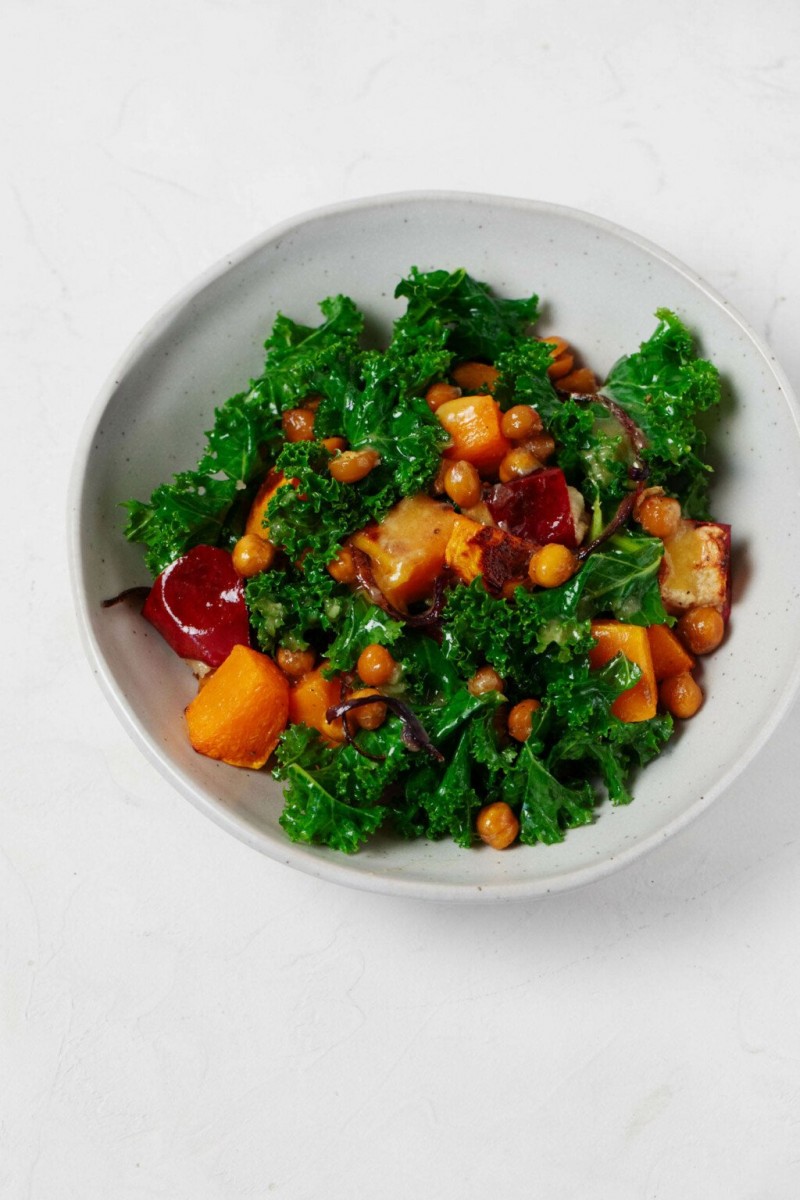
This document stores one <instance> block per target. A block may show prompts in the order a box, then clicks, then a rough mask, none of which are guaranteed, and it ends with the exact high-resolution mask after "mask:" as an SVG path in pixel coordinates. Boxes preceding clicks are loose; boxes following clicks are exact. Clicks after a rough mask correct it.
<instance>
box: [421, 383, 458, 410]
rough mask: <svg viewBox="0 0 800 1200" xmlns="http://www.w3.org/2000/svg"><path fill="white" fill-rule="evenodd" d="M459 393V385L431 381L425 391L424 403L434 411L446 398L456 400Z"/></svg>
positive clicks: (444, 402) (445, 401)
mask: <svg viewBox="0 0 800 1200" xmlns="http://www.w3.org/2000/svg"><path fill="white" fill-rule="evenodd" d="M460 395H461V388H460V387H453V385H452V384H451V383H432V384H431V386H430V387H429V388H428V390H427V392H426V393H425V403H426V404H427V405H428V408H429V409H430V410H431V412H436V410H437V408H440V407H441V406H442V405H443V404H446V403H447V401H448V400H457V399H458V398H459V396H460Z"/></svg>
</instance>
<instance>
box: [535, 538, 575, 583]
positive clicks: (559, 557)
mask: <svg viewBox="0 0 800 1200" xmlns="http://www.w3.org/2000/svg"><path fill="white" fill-rule="evenodd" d="M577 569H578V560H577V558H576V557H575V555H574V554H573V552H572V551H571V550H570V549H569V547H568V546H562V545H560V544H559V543H558V542H550V543H549V544H548V545H547V546H540V547H539V549H538V550H535V551H534V552H533V554H532V555H531V561H530V564H529V566H528V578H529V579H530V581H531V583H534V584H536V586H537V587H543V588H554V587H560V585H561V584H562V583H566V582H567V580H568V579H571V578H572V576H573V575H574V574H575V572H576V571H577Z"/></svg>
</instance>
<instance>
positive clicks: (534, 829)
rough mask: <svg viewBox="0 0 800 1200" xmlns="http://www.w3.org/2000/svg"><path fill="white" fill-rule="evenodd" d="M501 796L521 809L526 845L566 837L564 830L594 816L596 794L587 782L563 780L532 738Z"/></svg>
mask: <svg viewBox="0 0 800 1200" xmlns="http://www.w3.org/2000/svg"><path fill="white" fill-rule="evenodd" d="M501 791H502V796H503V799H504V800H505V802H506V803H507V804H510V805H511V807H512V808H513V809H515V811H517V812H518V813H519V822H520V833H519V837H520V841H521V842H524V843H526V844H527V845H533V844H534V843H535V842H545V843H547V844H548V845H552V844H553V843H554V842H562V841H563V840H564V832H565V830H567V829H573V828H575V827H576V826H578V825H588V824H590V823H591V821H592V820H593V816H594V806H595V794H594V790H593V788H592V785H591V784H590V783H588V782H585V783H583V784H582V785H581V786H580V787H577V788H571V787H568V786H567V785H566V784H564V783H560V782H559V780H558V779H556V778H555V776H554V775H553V774H551V772H550V771H549V770H548V769H547V767H546V766H545V764H544V763H543V762H542V760H541V758H539V757H538V756H537V754H536V753H535V752H534V744H533V743H532V741H531V740H530V739H529V740H528V741H527V742H525V743H524V744H523V745H522V747H521V748H520V751H519V754H518V755H517V759H516V762H515V763H514V765H513V767H512V768H511V769H510V770H509V771H508V773H507V774H506V776H505V778H504V779H503V783H502V789H501Z"/></svg>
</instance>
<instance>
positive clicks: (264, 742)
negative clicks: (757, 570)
mask: <svg viewBox="0 0 800 1200" xmlns="http://www.w3.org/2000/svg"><path fill="white" fill-rule="evenodd" d="M395 295H396V297H398V298H399V299H401V300H402V301H403V302H404V305H405V310H404V312H403V313H402V315H400V316H399V317H398V318H397V319H396V320H395V321H394V325H393V328H392V333H391V337H390V339H389V340H388V341H387V342H385V343H384V344H383V345H380V346H376V345H374V344H371V342H370V339H369V338H368V337H367V336H366V333H365V319H364V315H363V313H362V312H361V311H359V309H358V307H357V306H356V304H355V303H354V302H353V301H352V300H351V299H349V298H348V297H347V296H345V295H338V294H337V295H333V296H331V297H329V298H327V299H324V300H323V301H322V302H321V304H320V306H319V307H320V319H319V321H318V323H317V324H304V323H301V322H298V321H296V320H294V319H292V317H291V316H290V315H286V314H283V313H281V314H279V315H278V317H277V319H276V320H275V322H274V325H273V327H272V330H271V332H270V334H269V337H268V339H267V341H266V357H265V361H264V368H263V372H262V373H261V374H260V375H259V376H258V377H257V378H255V379H253V380H251V381H250V382H249V384H248V385H247V386H246V387H245V388H244V390H243V391H242V392H240V393H238V394H237V395H235V396H233V397H232V398H231V399H230V400H228V401H227V403H225V404H223V405H222V406H221V407H219V408H218V409H217V411H216V415H215V422H214V426H213V429H211V430H210V432H209V433H208V435H207V439H206V444H205V446H204V449H203V452H202V455H201V458H200V461H199V463H198V464H197V466H196V467H195V468H193V469H186V470H183V471H181V472H180V473H178V474H177V475H175V476H174V477H173V478H172V479H171V480H169V481H166V482H164V483H162V484H161V485H159V486H158V487H157V488H156V489H155V490H154V491H153V493H152V495H151V496H150V498H149V499H146V500H143V499H134V500H130V501H129V502H128V504H127V528H126V535H127V538H128V539H129V541H131V542H133V543H138V544H141V545H142V546H143V548H144V558H145V562H146V565H147V567H148V569H149V571H150V574H151V576H152V580H153V582H152V584H151V585H148V587H147V588H146V589H144V590H143V591H142V592H141V598H142V600H143V604H142V614H143V617H144V619H145V620H146V621H147V622H148V623H149V625H151V626H152V627H154V628H155V629H156V630H157V631H158V633H159V634H160V635H161V636H162V637H163V638H164V639H165V640H166V642H167V643H168V644H169V646H170V647H171V648H172V650H173V651H174V652H175V653H176V654H177V655H179V656H180V657H181V658H183V659H184V660H186V662H187V664H188V665H187V670H189V669H190V670H191V671H192V672H193V673H194V674H195V676H196V679H197V684H196V688H197V690H196V695H195V696H194V698H192V699H191V701H190V702H189V704H188V706H187V707H186V710H185V733H186V737H187V738H188V740H189V743H190V744H191V746H192V747H193V749H194V750H195V751H196V752H197V753H198V754H199V755H202V756H204V757H206V758H209V759H213V760H218V761H220V762H222V763H225V764H228V765H229V766H230V767H232V768H238V769H240V770H245V771H250V772H253V771H255V772H258V771H264V772H271V773H272V774H273V775H274V777H275V778H276V779H277V780H279V781H280V783H281V786H282V789H283V808H282V813H281V816H280V825H281V827H282V829H283V831H284V834H285V835H286V836H287V837H288V838H289V839H290V840H291V841H293V842H296V843H303V844H307V845H321V846H324V847H328V848H330V849H332V850H335V851H344V852H346V853H353V852H355V851H358V850H359V849H361V848H362V847H363V846H364V845H365V844H367V843H369V842H370V840H371V839H373V838H374V837H375V835H376V833H377V832H378V831H379V830H380V831H381V835H384V834H387V833H388V834H389V835H390V836H392V837H397V838H403V839H416V838H424V839H428V840H439V839H443V838H444V839H450V840H452V842H454V843H455V844H456V845H457V846H459V847H463V848H468V847H471V846H477V845H480V844H482V843H486V844H487V845H488V846H491V847H493V848H494V849H495V850H507V849H509V848H511V847H514V846H522V847H524V846H526V845H532V844H535V843H544V844H548V845H552V844H554V843H560V842H562V841H563V840H564V838H565V836H567V834H568V831H569V830H570V829H572V828H574V827H576V826H581V825H586V824H590V823H591V822H592V821H593V820H594V818H595V815H596V812H597V809H598V805H599V804H601V803H602V802H603V801H604V800H607V801H610V802H611V804H612V805H613V806H622V805H628V804H629V803H630V802H631V800H632V799H633V795H634V792H635V790H636V781H637V777H638V774H639V772H640V771H641V770H642V769H643V768H645V767H646V766H647V764H648V763H650V762H651V761H652V760H653V759H655V758H656V757H657V756H659V755H660V754H661V752H662V751H663V749H664V748H665V747H666V746H667V745H668V744H669V743H670V741H671V739H672V738H673V736H674V734H675V732H676V730H677V729H678V728H679V727H680V726H681V725H682V723H684V722H686V721H689V720H691V719H692V718H693V717H694V716H695V714H696V713H698V711H700V710H701V708H702V706H703V705H704V703H706V697H705V695H704V692H705V684H704V680H703V677H702V676H703V672H702V659H703V657H704V656H705V655H708V654H710V653H712V652H713V651H714V650H716V649H717V647H718V646H720V644H721V643H722V642H723V640H724V638H725V635H726V630H727V624H728V619H729V614H730V607H731V572H730V559H731V532H730V527H729V525H728V524H725V523H723V522H721V521H718V520H717V519H716V514H712V509H711V506H710V499H709V495H710V492H709V484H710V481H711V469H710V466H709V463H708V461H707V454H706V435H705V433H704V429H703V416H704V414H706V413H708V412H709V410H712V409H714V407H715V406H716V405H718V403H719V400H720V379H719V374H718V371H717V370H716V368H715V367H714V366H713V365H712V364H711V363H710V362H708V361H706V359H705V358H703V357H701V356H699V355H698V354H697V352H696V347H695V341H694V337H693V333H692V331H690V330H689V329H688V328H687V327H686V326H685V324H684V323H683V322H682V320H681V319H680V318H679V317H678V315H676V313H675V312H673V311H670V310H669V309H666V308H663V309H658V310H657V311H656V312H655V313H654V314H653V330H652V333H651V335H650V336H649V337H648V338H647V339H646V340H645V341H644V342H642V343H641V344H640V345H639V346H637V347H632V348H631V350H630V352H629V353H628V354H626V355H624V356H623V357H621V358H619V359H618V361H617V362H616V363H615V364H614V365H613V366H612V368H611V369H610V371H608V372H607V373H606V375H605V377H604V378H602V379H599V378H598V377H597V376H596V374H595V372H594V370H593V368H592V364H591V362H590V361H588V358H584V356H582V355H581V354H580V353H579V351H578V350H577V349H575V348H573V347H572V346H571V344H570V343H569V341H567V340H566V335H568V334H569V332H570V331H569V330H563V329H562V330H559V331H558V334H557V335H556V334H549V333H542V332H541V330H540V328H539V326H540V324H541V314H540V302H539V299H538V297H537V296H536V295H533V294H529V295H526V296H524V297H523V298H521V299H511V298H505V297H503V296H501V295H499V294H498V293H497V292H495V291H494V290H493V289H491V288H490V287H489V286H487V285H486V284H485V283H483V282H481V281H480V280H479V279H477V278H475V277H473V276H472V275H471V274H470V273H468V271H467V270H465V269H454V270H451V269H436V270H428V271H419V270H417V269H413V268H412V269H411V270H410V271H409V273H408V274H407V275H406V276H405V277H404V278H403V279H401V280H400V281H399V283H397V284H396V287H395ZM135 594H136V595H139V594H140V593H139V592H138V591H135ZM124 595H126V596H128V595H130V590H129V591H128V592H126V593H125V594H124ZM119 599H120V597H116V596H115V597H112V598H109V601H108V603H109V604H112V603H114V602H116V601H118V600H119ZM707 703H708V704H709V705H713V703H714V696H713V695H709V696H708V697H707ZM677 752H678V753H680V748H678V750H677ZM267 802H268V801H267V800H266V799H265V803H267ZM521 852H523V853H524V849H523V850H522V851H521Z"/></svg>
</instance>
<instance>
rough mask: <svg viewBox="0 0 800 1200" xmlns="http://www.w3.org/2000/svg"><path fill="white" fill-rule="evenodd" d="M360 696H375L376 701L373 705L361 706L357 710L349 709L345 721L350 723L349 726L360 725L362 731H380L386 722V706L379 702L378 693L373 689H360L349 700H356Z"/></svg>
mask: <svg viewBox="0 0 800 1200" xmlns="http://www.w3.org/2000/svg"><path fill="white" fill-rule="evenodd" d="M362 696H376V697H378V699H376V701H375V703H374V704H361V705H359V707H358V708H351V709H350V710H349V711H348V713H347V716H346V718H345V719H346V720H347V721H349V722H351V725H352V724H356V725H360V726H361V728H362V729H380V727H381V725H382V724H383V722H384V721H385V720H386V705H385V704H382V703H381V701H380V692H379V691H377V690H376V689H375V688H361V689H360V690H359V691H357V692H353V693H352V695H351V696H350V697H349V699H350V700H356V699H360V698H361V697H362Z"/></svg>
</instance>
